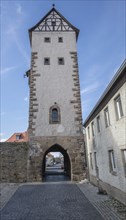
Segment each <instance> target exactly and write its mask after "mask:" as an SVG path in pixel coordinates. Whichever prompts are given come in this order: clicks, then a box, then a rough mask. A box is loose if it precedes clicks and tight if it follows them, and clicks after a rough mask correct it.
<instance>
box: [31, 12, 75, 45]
mask: <svg viewBox="0 0 126 220" xmlns="http://www.w3.org/2000/svg"><path fill="white" fill-rule="evenodd" d="M33 31H35V32H39V31H41V32H48V31H58V32H60V31H65V32H68V31H74V32H75V33H76V38H78V34H79V29H77V28H76V27H74V26H73V25H72V24H71V23H70V22H69V21H67V19H66V18H64V17H63V15H61V14H60V13H59V12H58V11H57V10H56V9H55V8H52V9H51V10H50V11H49V12H48V13H47V14H46V15H45V16H44V17H43V18H42V19H41V20H40V21H39V22H38V23H37V24H36V25H35V26H33V27H32V28H30V29H29V35H30V41H31V37H32V32H33Z"/></svg>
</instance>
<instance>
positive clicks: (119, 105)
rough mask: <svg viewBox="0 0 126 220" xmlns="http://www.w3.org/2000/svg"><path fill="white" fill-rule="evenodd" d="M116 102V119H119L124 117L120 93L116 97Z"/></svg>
mask: <svg viewBox="0 0 126 220" xmlns="http://www.w3.org/2000/svg"><path fill="white" fill-rule="evenodd" d="M114 104H115V114H116V120H117V121H118V120H120V119H121V118H122V117H123V109H122V102H121V97H120V94H119V95H117V96H116V97H115V98H114Z"/></svg>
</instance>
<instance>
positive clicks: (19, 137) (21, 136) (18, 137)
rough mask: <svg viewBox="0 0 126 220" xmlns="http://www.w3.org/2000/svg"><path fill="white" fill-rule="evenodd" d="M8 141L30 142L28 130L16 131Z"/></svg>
mask: <svg viewBox="0 0 126 220" xmlns="http://www.w3.org/2000/svg"><path fill="white" fill-rule="evenodd" d="M6 142H28V132H27V131H25V132H22V133H21V132H20V133H19V132H18V133H14V134H13V135H12V136H11V137H10V138H9V139H8V140H6Z"/></svg>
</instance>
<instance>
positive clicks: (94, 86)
mask: <svg viewBox="0 0 126 220" xmlns="http://www.w3.org/2000/svg"><path fill="white" fill-rule="evenodd" d="M99 86H100V85H99V83H98V82H96V83H94V84H92V85H89V86H87V87H85V88H84V89H82V90H81V94H85V93H92V92H94V91H96V90H97V89H98V88H99Z"/></svg>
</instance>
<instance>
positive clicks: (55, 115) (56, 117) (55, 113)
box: [52, 108, 58, 122]
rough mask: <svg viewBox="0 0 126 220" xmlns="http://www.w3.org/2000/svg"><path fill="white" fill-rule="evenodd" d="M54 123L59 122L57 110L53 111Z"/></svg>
mask: <svg viewBox="0 0 126 220" xmlns="http://www.w3.org/2000/svg"><path fill="white" fill-rule="evenodd" d="M52 122H58V110H57V109H56V108H53V109H52Z"/></svg>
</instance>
